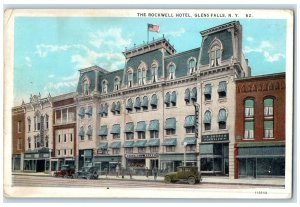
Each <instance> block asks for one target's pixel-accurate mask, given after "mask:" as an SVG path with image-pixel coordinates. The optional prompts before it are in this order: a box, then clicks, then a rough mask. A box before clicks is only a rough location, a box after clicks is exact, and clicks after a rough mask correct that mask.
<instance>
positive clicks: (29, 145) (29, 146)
mask: <svg viewBox="0 0 300 207" xmlns="http://www.w3.org/2000/svg"><path fill="white" fill-rule="evenodd" d="M27 142H28V149H31V138H30V137H28V139H27Z"/></svg>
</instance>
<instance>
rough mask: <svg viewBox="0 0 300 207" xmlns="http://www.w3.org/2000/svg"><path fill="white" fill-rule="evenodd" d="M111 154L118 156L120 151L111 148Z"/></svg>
mask: <svg viewBox="0 0 300 207" xmlns="http://www.w3.org/2000/svg"><path fill="white" fill-rule="evenodd" d="M112 153H113V155H116V154H120V149H119V148H113V149H112Z"/></svg>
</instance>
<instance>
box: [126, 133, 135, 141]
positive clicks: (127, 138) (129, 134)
mask: <svg viewBox="0 0 300 207" xmlns="http://www.w3.org/2000/svg"><path fill="white" fill-rule="evenodd" d="M133 138H134V134H133V133H131V132H127V133H126V140H131V139H133Z"/></svg>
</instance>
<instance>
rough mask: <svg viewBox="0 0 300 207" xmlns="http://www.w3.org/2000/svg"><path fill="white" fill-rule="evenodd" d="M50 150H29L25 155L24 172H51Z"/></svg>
mask: <svg viewBox="0 0 300 207" xmlns="http://www.w3.org/2000/svg"><path fill="white" fill-rule="evenodd" d="M49 157H50V154H49V149H48V148H41V149H35V150H28V151H27V152H25V153H24V165H23V166H24V170H25V171H34V172H45V171H48V170H49V165H50V163H49Z"/></svg>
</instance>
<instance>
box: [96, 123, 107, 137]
mask: <svg viewBox="0 0 300 207" xmlns="http://www.w3.org/2000/svg"><path fill="white" fill-rule="evenodd" d="M107 132H108V128H107V126H106V125H104V126H101V127H100V130H99V134H98V135H99V136H102V135H107Z"/></svg>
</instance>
